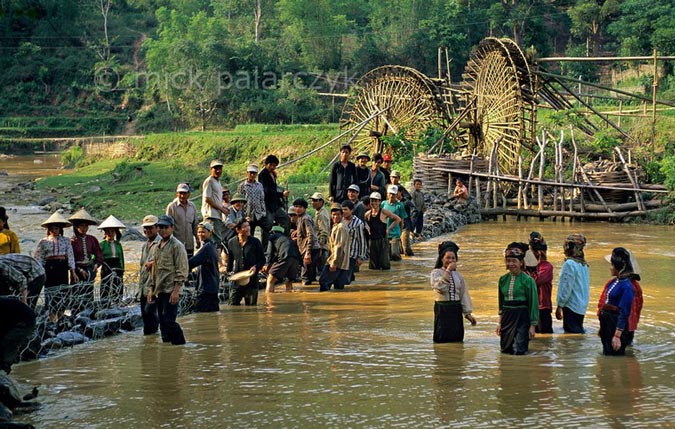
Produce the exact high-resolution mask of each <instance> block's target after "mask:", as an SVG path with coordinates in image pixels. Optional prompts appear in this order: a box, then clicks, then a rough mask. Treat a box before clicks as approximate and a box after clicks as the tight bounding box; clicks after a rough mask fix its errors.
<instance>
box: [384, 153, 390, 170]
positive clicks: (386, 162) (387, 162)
mask: <svg viewBox="0 0 675 429" xmlns="http://www.w3.org/2000/svg"><path fill="white" fill-rule="evenodd" d="M391 161H392V159H391V155H389V154H386V155H384V156H383V157H382V167H384V168H386V169H387V170H389V169H390V168H391Z"/></svg>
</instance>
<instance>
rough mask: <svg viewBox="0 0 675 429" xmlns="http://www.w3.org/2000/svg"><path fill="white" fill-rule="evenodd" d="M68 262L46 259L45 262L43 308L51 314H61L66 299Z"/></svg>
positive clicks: (68, 288)
mask: <svg viewBox="0 0 675 429" xmlns="http://www.w3.org/2000/svg"><path fill="white" fill-rule="evenodd" d="M68 271H69V268H68V261H66V260H65V259H47V261H45V307H47V309H48V310H49V311H50V312H51V313H57V312H62V311H63V310H65V304H66V301H67V297H68V291H69V290H70V287H69V286H68Z"/></svg>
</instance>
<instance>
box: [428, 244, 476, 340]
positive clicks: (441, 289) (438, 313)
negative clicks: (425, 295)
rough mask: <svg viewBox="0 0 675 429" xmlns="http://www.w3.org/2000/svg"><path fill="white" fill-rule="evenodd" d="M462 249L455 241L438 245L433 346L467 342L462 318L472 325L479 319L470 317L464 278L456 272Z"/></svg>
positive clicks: (432, 278) (434, 287) (432, 274)
mask: <svg viewBox="0 0 675 429" xmlns="http://www.w3.org/2000/svg"><path fill="white" fill-rule="evenodd" d="M458 252H459V246H457V244H455V243H454V242H452V241H444V242H442V243H441V244H439V245H438V259H437V260H436V266H435V267H434V270H433V271H432V272H431V288H432V289H433V290H434V300H435V303H434V342H435V343H450V342H461V341H464V323H463V322H462V316H464V317H465V318H466V320H468V321H469V322H471V325H475V324H476V319H475V318H474V317H473V316H472V315H471V310H472V305H471V297H470V296H469V288H468V287H467V286H466V282H465V281H464V277H462V275H461V274H459V272H458V271H457V253H458Z"/></svg>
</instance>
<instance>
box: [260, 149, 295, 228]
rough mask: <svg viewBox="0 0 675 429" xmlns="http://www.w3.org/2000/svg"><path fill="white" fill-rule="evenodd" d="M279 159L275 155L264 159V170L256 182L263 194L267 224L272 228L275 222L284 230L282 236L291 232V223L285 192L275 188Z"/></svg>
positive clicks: (286, 193)
mask: <svg viewBox="0 0 675 429" xmlns="http://www.w3.org/2000/svg"><path fill="white" fill-rule="evenodd" d="M278 165H279V158H277V157H276V156H275V155H268V156H267V158H265V168H263V169H262V171H261V172H260V175H259V176H258V181H259V182H260V183H261V184H262V186H263V190H264V192H265V210H266V212H267V224H268V225H269V226H270V228H271V226H272V224H273V223H275V222H276V224H277V225H280V226H281V227H282V228H283V229H284V234H286V235H289V234H290V230H291V225H290V223H291V221H290V219H289V218H288V213H286V210H288V207H286V205H287V204H286V202H285V201H286V198H288V191H287V190H281V191H280V190H279V187H278V186H277V166H278Z"/></svg>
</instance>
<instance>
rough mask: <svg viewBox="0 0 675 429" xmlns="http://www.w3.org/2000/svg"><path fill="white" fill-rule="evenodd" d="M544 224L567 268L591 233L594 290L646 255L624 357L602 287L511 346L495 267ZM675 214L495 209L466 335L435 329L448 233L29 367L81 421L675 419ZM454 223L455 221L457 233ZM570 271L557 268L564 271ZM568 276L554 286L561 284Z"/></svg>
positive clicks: (244, 423)
mask: <svg viewBox="0 0 675 429" xmlns="http://www.w3.org/2000/svg"><path fill="white" fill-rule="evenodd" d="M531 230H537V231H539V232H541V233H542V234H543V235H544V237H545V238H546V240H547V242H548V243H549V249H550V250H549V254H550V255H549V256H550V258H549V259H550V260H551V262H552V263H553V265H554V267H555V269H556V276H557V273H558V270H559V268H560V266H561V265H562V262H563V258H562V251H561V247H562V246H561V243H562V240H563V238H564V237H565V236H566V235H567V234H569V233H570V232H576V231H580V232H583V233H585V234H586V236H587V238H588V241H589V243H588V246H587V257H588V260H589V263H590V266H591V282H592V289H591V300H592V301H593V300H597V298H598V296H599V294H600V289H601V287H602V286H603V285H604V283H605V281H606V280H607V278H608V276H609V270H608V267H607V263H606V262H605V261H604V259H603V257H604V255H605V254H607V253H609V252H610V251H611V248H612V247H613V246H615V245H618V244H623V245H625V246H627V247H629V248H631V250H633V251H634V253H635V254H636V255H637V257H638V258H639V261H640V264H641V266H642V267H643V270H644V275H643V281H642V285H643V289H644V311H643V319H642V321H641V324H640V328H639V330H638V332H637V334H636V339H635V346H634V347H633V350H632V351H629V354H628V356H626V357H606V356H602V355H601V354H600V353H601V350H602V347H601V345H600V341H599V338H598V337H597V336H596V335H595V333H596V332H597V329H598V322H597V318H596V317H595V314H594V311H593V308H594V303H593V302H592V304H591V306H590V307H589V312H588V313H587V317H586V327H587V330H588V334H586V335H561V334H560V332H561V331H562V327H561V323H560V322H557V321H554V329H555V331H556V334H553V335H539V336H537V338H536V339H535V340H533V341H532V342H531V343H530V350H531V353H530V354H529V355H527V356H507V355H501V354H500V353H499V342H498V338H497V337H496V336H495V335H494V328H495V324H496V323H497V296H496V282H497V279H498V277H499V276H500V275H501V274H503V273H504V272H505V270H504V267H503V262H502V256H501V255H502V251H503V248H504V245H505V244H506V243H508V242H510V241H513V240H514V239H522V240H524V239H526V238H527V237H528V235H529V232H530V231H531ZM673 232H674V229H673V228H672V227H653V226H631V225H619V224H571V225H570V224H560V223H550V222H549V223H523V222H521V223H516V222H509V223H506V224H504V223H485V224H482V225H473V226H470V227H467V228H464V229H462V230H461V231H460V232H458V233H456V234H453V235H452V236H451V238H452V239H454V240H456V241H457V242H458V243H459V245H460V247H461V250H460V260H459V264H460V265H459V269H460V270H461V272H462V273H463V275H464V277H465V278H466V280H467V282H468V284H469V287H470V288H471V291H472V298H473V300H474V308H475V310H474V314H475V316H476V317H477V319H478V325H477V326H476V327H470V326H467V328H466V335H465V342H464V343H463V344H436V345H435V344H433V343H432V341H431V338H432V330H433V326H432V321H433V297H432V293H431V291H430V288H429V286H428V272H429V271H430V268H431V266H432V265H433V262H434V259H435V254H434V250H435V247H436V245H437V242H430V243H423V244H421V245H419V246H418V247H417V248H416V252H415V253H416V254H417V255H419V256H416V257H415V258H412V260H409V261H407V262H404V263H399V264H398V265H395V266H394V269H393V270H392V271H391V272H387V273H381V272H378V273H374V272H371V271H369V270H367V269H366V270H365V272H364V273H362V274H361V275H360V277H359V281H358V282H357V283H356V284H354V285H353V287H352V288H351V289H350V290H349V291H346V292H343V293H335V292H333V293H322V294H319V293H315V292H314V290H316V289H313V288H311V287H310V288H305V289H304V290H303V291H300V292H293V293H278V294H275V295H273V296H265V295H264V294H263V295H262V296H261V299H260V301H261V304H260V305H258V307H256V308H245V307H238V308H233V307H227V306H223V307H222V310H221V312H219V313H217V314H198V315H191V316H187V317H184V318H182V319H181V321H180V322H181V324H182V325H183V329H184V330H185V333H186V337H187V339H188V341H189V343H188V344H187V345H186V346H184V347H175V346H170V345H164V344H161V343H160V342H159V339H158V338H157V337H150V338H147V337H143V336H142V335H141V333H140V332H134V333H130V334H126V335H121V336H117V337H113V338H110V339H106V340H101V341H98V342H96V343H89V344H85V345H82V346H78V347H75V348H73V349H70V350H66V351H64V352H63V353H62V354H61V355H58V356H56V357H53V358H49V359H46V360H42V361H37V362H28V363H23V364H20V365H18V366H16V367H15V371H14V372H13V374H15V375H16V377H17V378H18V379H19V380H20V381H21V382H22V383H24V384H25V386H30V385H32V384H40V385H42V388H41V396H42V401H43V402H44V404H45V405H44V407H43V409H42V410H40V411H38V412H36V413H34V414H32V415H30V416H25V418H24V419H23V420H27V421H30V422H32V423H34V424H35V425H36V426H39V427H41V428H50V427H52V428H57V427H58V428H60V427H64V425H66V424H67V425H69V426H70V427H94V428H96V427H101V428H109V427H142V426H147V427H160V426H166V427H233V428H240V427H241V428H243V427H246V428H250V427H303V428H304V427H322V426H323V427H415V428H416V427H447V426H452V427H467V428H469V427H471V428H475V427H496V426H515V427H530V426H539V425H546V424H548V425H556V426H561V425H564V426H565V427H578V428H586V427H625V426H630V427H645V428H647V427H650V428H651V427H655V426H662V427H663V426H668V425H672V424H673V421H675V411H674V410H675V395H673V393H675V380H674V378H673V373H675V359H673V347H672V344H673V337H674V334H673V332H674V330H673V325H674V324H675V311H673V309H672V304H671V303H672V302H675V292H674V289H673V286H672V281H671V279H672V278H675V264H674V263H673V262H675V261H674V259H675V251H674V250H673V249H675V235H674V234H673ZM444 238H445V239H447V238H448V237H444ZM556 279H557V277H556ZM555 283H556V282H555V281H554V291H555V290H556V289H557V288H556V284H555Z"/></svg>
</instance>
